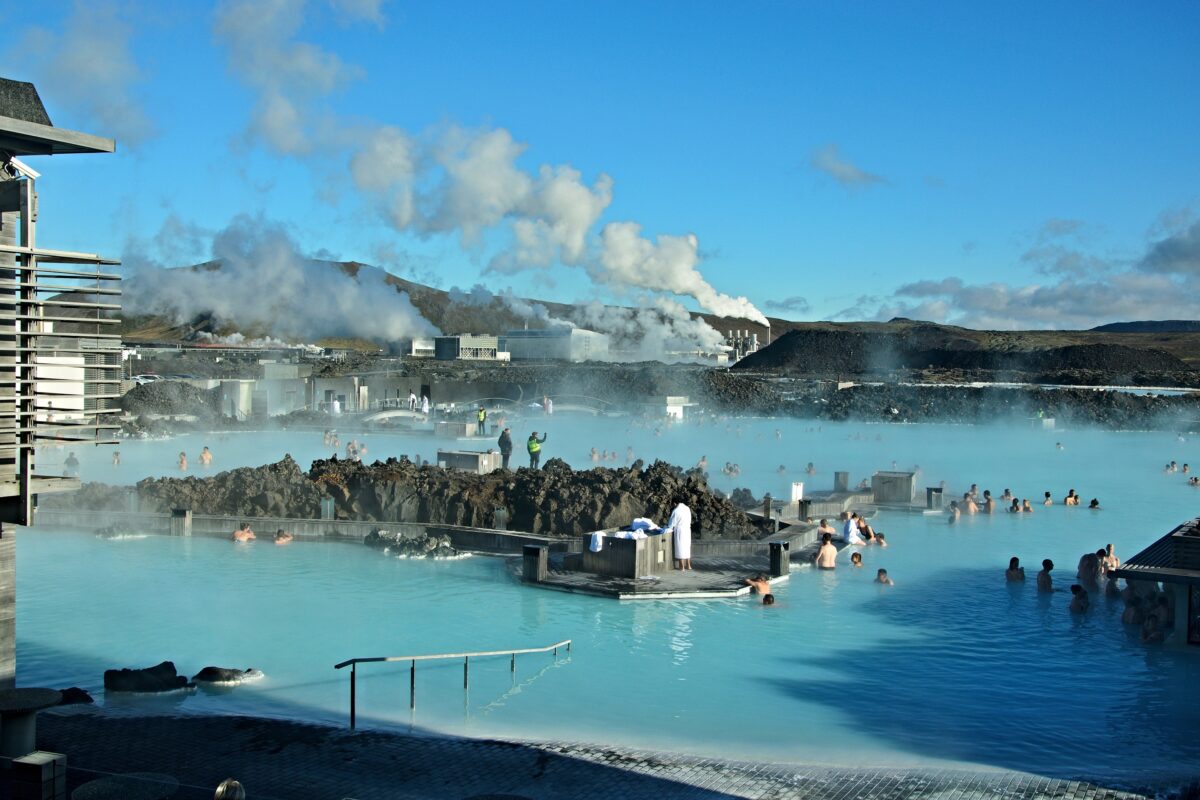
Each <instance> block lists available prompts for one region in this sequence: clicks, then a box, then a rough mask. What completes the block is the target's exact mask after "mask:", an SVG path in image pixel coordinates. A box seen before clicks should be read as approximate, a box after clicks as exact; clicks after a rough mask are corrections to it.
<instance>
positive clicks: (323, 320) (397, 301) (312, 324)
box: [123, 215, 437, 342]
mask: <svg viewBox="0 0 1200 800" xmlns="http://www.w3.org/2000/svg"><path fill="white" fill-rule="evenodd" d="M212 258H213V261H214V262H219V266H214V268H212V269H209V268H208V267H207V266H205V267H195V268H182V269H165V268H163V267H162V266H161V265H159V264H156V263H154V262H153V261H152V260H150V259H149V258H147V257H146V256H144V255H140V254H138V253H137V252H129V251H127V253H126V256H125V263H126V265H127V266H130V267H132V268H133V270H134V272H133V275H132V276H131V277H130V278H129V279H128V280H127V281H126V282H125V285H124V290H123V291H124V306H125V308H126V310H127V311H129V312H130V313H132V314H154V315H161V316H166V317H168V318H170V319H172V320H173V321H174V322H175V323H176V324H184V323H188V322H191V321H192V320H194V319H195V318H197V317H199V316H203V315H211V316H212V318H213V320H214V321H215V322H216V323H217V324H218V325H219V326H228V327H234V328H238V329H242V330H246V329H253V330H258V331H263V332H265V333H267V334H269V335H271V336H277V337H285V338H292V339H299V340H311V339H313V338H321V337H327V336H350V337H359V338H364V339H373V340H377V341H384V342H392V341H397V340H399V339H405V338H410V337H413V336H428V335H433V334H435V333H436V332H437V329H436V328H435V327H434V326H433V325H432V324H430V323H429V321H428V320H426V319H425V318H424V317H422V316H421V314H420V312H418V311H417V310H416V308H414V307H413V305H412V303H411V302H410V300H409V297H408V295H407V294H406V293H404V292H400V291H397V289H396V287H394V286H392V285H390V284H388V283H387V282H386V281H385V278H386V273H384V272H383V271H381V270H378V269H375V268H372V267H361V268H360V269H359V270H358V272H357V274H355V275H353V276H351V275H348V274H346V273H345V272H343V271H342V270H341V269H339V268H338V266H337V265H336V264H331V263H329V262H327V261H318V260H314V259H312V258H308V257H306V256H303V255H301V254H300V253H299V251H298V250H297V247H296V243H295V242H294V241H293V240H292V238H291V236H289V235H288V232H287V230H286V229H285V228H284V227H283V226H282V225H280V224H278V223H272V222H268V221H264V220H262V219H260V218H253V217H249V216H245V215H243V216H239V217H237V218H235V219H234V220H233V222H231V223H230V225H229V226H228V227H227V228H225V229H224V230H222V231H220V232H218V233H216V234H215V235H214V236H213V237H212Z"/></svg>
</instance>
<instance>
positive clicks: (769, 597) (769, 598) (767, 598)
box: [763, 594, 775, 606]
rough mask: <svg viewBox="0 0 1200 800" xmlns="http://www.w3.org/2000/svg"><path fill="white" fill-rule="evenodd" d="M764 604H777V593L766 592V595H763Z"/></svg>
mask: <svg viewBox="0 0 1200 800" xmlns="http://www.w3.org/2000/svg"><path fill="white" fill-rule="evenodd" d="M763 605H764V606H773V605H775V595H773V594H764V595H763Z"/></svg>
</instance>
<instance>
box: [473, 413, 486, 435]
mask: <svg viewBox="0 0 1200 800" xmlns="http://www.w3.org/2000/svg"><path fill="white" fill-rule="evenodd" d="M475 418H476V419H477V420H478V421H479V423H478V424H477V425H476V426H475V433H476V435H478V436H483V435H484V434H485V433H487V426H486V425H485V424H484V423H486V422H487V411H484V409H483V406H480V407H479V412H478V413H477V414H476V417H475Z"/></svg>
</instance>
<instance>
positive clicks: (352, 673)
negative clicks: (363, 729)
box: [350, 664, 358, 730]
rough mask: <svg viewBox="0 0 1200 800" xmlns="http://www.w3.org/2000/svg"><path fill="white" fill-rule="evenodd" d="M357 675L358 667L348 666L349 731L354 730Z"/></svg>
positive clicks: (355, 665) (354, 665)
mask: <svg viewBox="0 0 1200 800" xmlns="http://www.w3.org/2000/svg"><path fill="white" fill-rule="evenodd" d="M357 675H358V665H357V664H351V665H350V730H354V691H355V686H354V684H355V680H354V679H355V677H356V676H357Z"/></svg>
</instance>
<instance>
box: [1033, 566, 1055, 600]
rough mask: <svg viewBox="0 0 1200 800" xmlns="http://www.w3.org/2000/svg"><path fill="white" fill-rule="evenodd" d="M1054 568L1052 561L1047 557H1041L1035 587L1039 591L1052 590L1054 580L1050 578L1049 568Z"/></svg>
mask: <svg viewBox="0 0 1200 800" xmlns="http://www.w3.org/2000/svg"><path fill="white" fill-rule="evenodd" d="M1052 569H1054V562H1053V561H1051V560H1050V559H1048V558H1044V559H1042V571H1041V572H1039V573H1038V574H1037V588H1038V591H1039V592H1053V591H1054V581H1053V580H1051V578H1050V570H1052Z"/></svg>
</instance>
